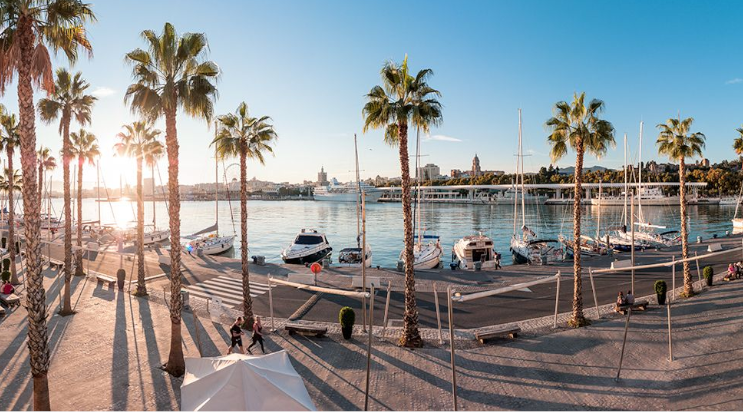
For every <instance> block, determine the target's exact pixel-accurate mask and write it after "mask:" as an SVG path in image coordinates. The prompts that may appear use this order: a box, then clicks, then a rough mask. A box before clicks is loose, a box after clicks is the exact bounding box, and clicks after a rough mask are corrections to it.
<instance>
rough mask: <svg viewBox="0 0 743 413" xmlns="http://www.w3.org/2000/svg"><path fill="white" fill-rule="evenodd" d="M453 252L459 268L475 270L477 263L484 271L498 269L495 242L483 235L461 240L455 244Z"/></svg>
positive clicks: (470, 236) (469, 236)
mask: <svg viewBox="0 0 743 413" xmlns="http://www.w3.org/2000/svg"><path fill="white" fill-rule="evenodd" d="M453 252H454V255H455V256H456V259H457V263H458V265H459V268H462V269H465V270H473V269H475V263H476V262H479V263H480V265H481V266H482V267H481V268H483V269H485V268H490V269H492V268H495V267H496V262H497V257H498V253H496V252H495V250H494V249H493V240H492V239H490V238H489V237H487V236H485V235H483V234H482V233H480V234H477V235H468V236H466V237H463V238H461V239H460V240H459V241H457V242H456V243H455V244H454V248H453Z"/></svg>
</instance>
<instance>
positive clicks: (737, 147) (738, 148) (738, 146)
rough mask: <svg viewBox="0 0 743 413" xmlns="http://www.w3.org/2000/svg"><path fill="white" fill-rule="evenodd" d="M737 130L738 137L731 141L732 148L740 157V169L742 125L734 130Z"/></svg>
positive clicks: (742, 148)
mask: <svg viewBox="0 0 743 413" xmlns="http://www.w3.org/2000/svg"><path fill="white" fill-rule="evenodd" d="M735 131H736V132H738V137H737V138H735V140H734V141H733V150H735V153H736V154H737V155H738V158H739V159H740V169H743V127H741V128H738V129H736V130H735Z"/></svg>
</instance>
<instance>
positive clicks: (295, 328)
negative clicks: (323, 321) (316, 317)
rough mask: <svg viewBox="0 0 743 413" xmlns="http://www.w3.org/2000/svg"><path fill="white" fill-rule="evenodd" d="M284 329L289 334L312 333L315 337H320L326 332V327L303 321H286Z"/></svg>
mask: <svg viewBox="0 0 743 413" xmlns="http://www.w3.org/2000/svg"><path fill="white" fill-rule="evenodd" d="M284 330H286V331H288V332H289V335H292V334H294V333H299V334H302V335H314V336H315V337H318V338H319V337H322V336H324V335H325V334H327V332H328V328H327V327H325V326H321V325H317V324H304V323H286V324H285V325H284Z"/></svg>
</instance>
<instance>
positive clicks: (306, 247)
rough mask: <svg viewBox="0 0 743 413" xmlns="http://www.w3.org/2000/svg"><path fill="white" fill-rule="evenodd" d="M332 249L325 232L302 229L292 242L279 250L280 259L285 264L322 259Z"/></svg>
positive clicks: (305, 262)
mask: <svg viewBox="0 0 743 413" xmlns="http://www.w3.org/2000/svg"><path fill="white" fill-rule="evenodd" d="M332 251H333V248H332V247H331V246H330V244H329V243H328V239H327V238H326V237H325V234H323V233H320V232H317V231H316V230H314V229H302V231H301V232H300V233H299V234H297V236H296V237H295V238H294V242H292V243H291V245H289V246H288V247H287V248H286V249H284V250H283V251H281V259H282V260H283V261H284V262H285V263H287V264H308V263H314V262H318V261H320V260H322V259H323V258H325V257H327V256H329V255H330V253H331V252H332Z"/></svg>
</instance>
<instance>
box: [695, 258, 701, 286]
mask: <svg viewBox="0 0 743 413" xmlns="http://www.w3.org/2000/svg"><path fill="white" fill-rule="evenodd" d="M694 256H695V257H697V278H698V279H699V281H702V272H701V271H699V254H697V252H696V251H694Z"/></svg>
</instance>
